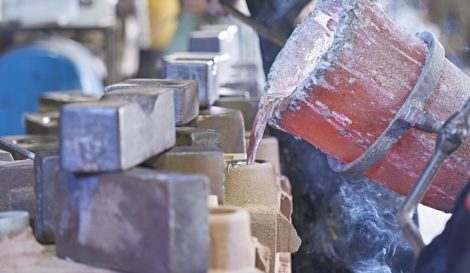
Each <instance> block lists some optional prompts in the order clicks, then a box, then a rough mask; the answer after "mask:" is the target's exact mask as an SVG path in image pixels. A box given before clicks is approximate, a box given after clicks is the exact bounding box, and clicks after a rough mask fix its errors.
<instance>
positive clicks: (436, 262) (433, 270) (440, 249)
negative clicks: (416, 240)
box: [415, 183, 470, 273]
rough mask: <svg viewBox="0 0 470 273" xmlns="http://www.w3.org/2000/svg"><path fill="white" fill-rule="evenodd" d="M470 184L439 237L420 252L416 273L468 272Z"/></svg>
mask: <svg viewBox="0 0 470 273" xmlns="http://www.w3.org/2000/svg"><path fill="white" fill-rule="evenodd" d="M469 230H470V183H469V184H467V186H466V187H465V189H464V190H463V192H462V193H461V195H460V197H459V199H458V200H457V202H456V204H455V208H454V211H453V213H452V217H451V218H450V220H449V221H448V222H447V225H446V228H445V229H444V232H442V234H441V235H439V236H438V237H436V238H435V239H434V240H433V241H432V242H431V244H429V245H428V246H427V247H426V248H424V249H423V251H422V252H421V255H420V256H419V259H418V262H417V263H416V271H415V273H467V272H470V232H469Z"/></svg>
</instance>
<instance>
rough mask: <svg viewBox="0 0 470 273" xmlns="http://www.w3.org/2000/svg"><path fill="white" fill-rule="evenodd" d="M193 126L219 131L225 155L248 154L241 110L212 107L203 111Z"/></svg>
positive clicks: (192, 123)
mask: <svg viewBox="0 0 470 273" xmlns="http://www.w3.org/2000/svg"><path fill="white" fill-rule="evenodd" d="M191 126H194V127H198V128H206V129H215V130H217V132H219V133H220V135H221V136H222V149H223V150H224V153H227V154H239V153H246V147H245V125H244V121H243V115H242V113H241V112H240V111H239V110H233V109H227V108H222V107H216V106H212V107H211V108H209V109H207V110H203V111H201V112H200V113H199V116H198V117H197V119H196V120H194V121H192V122H191Z"/></svg>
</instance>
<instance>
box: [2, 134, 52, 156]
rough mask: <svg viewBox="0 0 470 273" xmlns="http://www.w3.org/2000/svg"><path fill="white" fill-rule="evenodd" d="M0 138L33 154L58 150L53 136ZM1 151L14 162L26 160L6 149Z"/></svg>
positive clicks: (13, 151) (15, 152)
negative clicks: (11, 157)
mask: <svg viewBox="0 0 470 273" xmlns="http://www.w3.org/2000/svg"><path fill="white" fill-rule="evenodd" d="M2 138H3V139H5V140H7V141H9V142H11V143H13V144H16V145H18V146H20V147H21V148H23V149H26V150H29V151H31V152H34V153H36V152H40V151H48V150H54V149H58V148H59V139H58V137H57V136H55V135H19V136H7V137H2ZM2 149H3V150H5V151H7V152H9V153H11V155H12V156H13V158H14V159H15V160H22V159H26V157H25V156H23V155H22V154H20V153H18V152H17V151H15V150H12V149H10V148H7V147H2Z"/></svg>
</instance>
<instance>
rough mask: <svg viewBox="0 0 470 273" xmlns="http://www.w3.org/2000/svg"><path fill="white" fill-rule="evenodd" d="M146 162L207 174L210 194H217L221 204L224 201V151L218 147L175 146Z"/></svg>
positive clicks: (165, 168) (174, 169)
mask: <svg viewBox="0 0 470 273" xmlns="http://www.w3.org/2000/svg"><path fill="white" fill-rule="evenodd" d="M145 164H146V165H147V166H151V167H152V168H155V169H157V170H162V171H169V172H177V173H186V174H200V175H205V176H206V177H207V178H208V179H209V185H210V194H212V195H216V196H217V198H218V200H219V202H220V203H221V204H223V203H224V199H225V190H224V182H225V163H224V152H223V151H222V149H220V148H218V147H214V146H179V147H174V148H173V149H171V150H169V151H167V152H165V153H163V154H161V155H159V156H157V157H154V158H151V159H149V160H148V161H147V162H146V163H145Z"/></svg>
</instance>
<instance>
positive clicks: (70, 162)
mask: <svg viewBox="0 0 470 273" xmlns="http://www.w3.org/2000/svg"><path fill="white" fill-rule="evenodd" d="M173 109H174V106H173V93H172V92H170V91H169V90H151V91H148V90H137V91H132V92H130V91H127V90H119V91H114V92H110V93H107V94H105V95H104V96H103V98H102V99H101V100H100V101H98V102H86V103H76V104H69V105H66V106H64V107H63V108H62V112H61V120H60V124H61V126H60V128H61V129H60V130H61V151H60V152H61V166H62V168H63V169H64V170H66V171H69V172H84V173H90V172H104V171H117V170H126V169H129V168H131V167H134V166H137V165H138V164H140V163H142V162H143V161H145V160H146V159H148V158H150V157H152V156H154V155H157V154H159V153H161V152H162V151H164V150H166V149H168V148H170V147H172V146H173V145H174V144H175V116H174V111H173Z"/></svg>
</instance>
